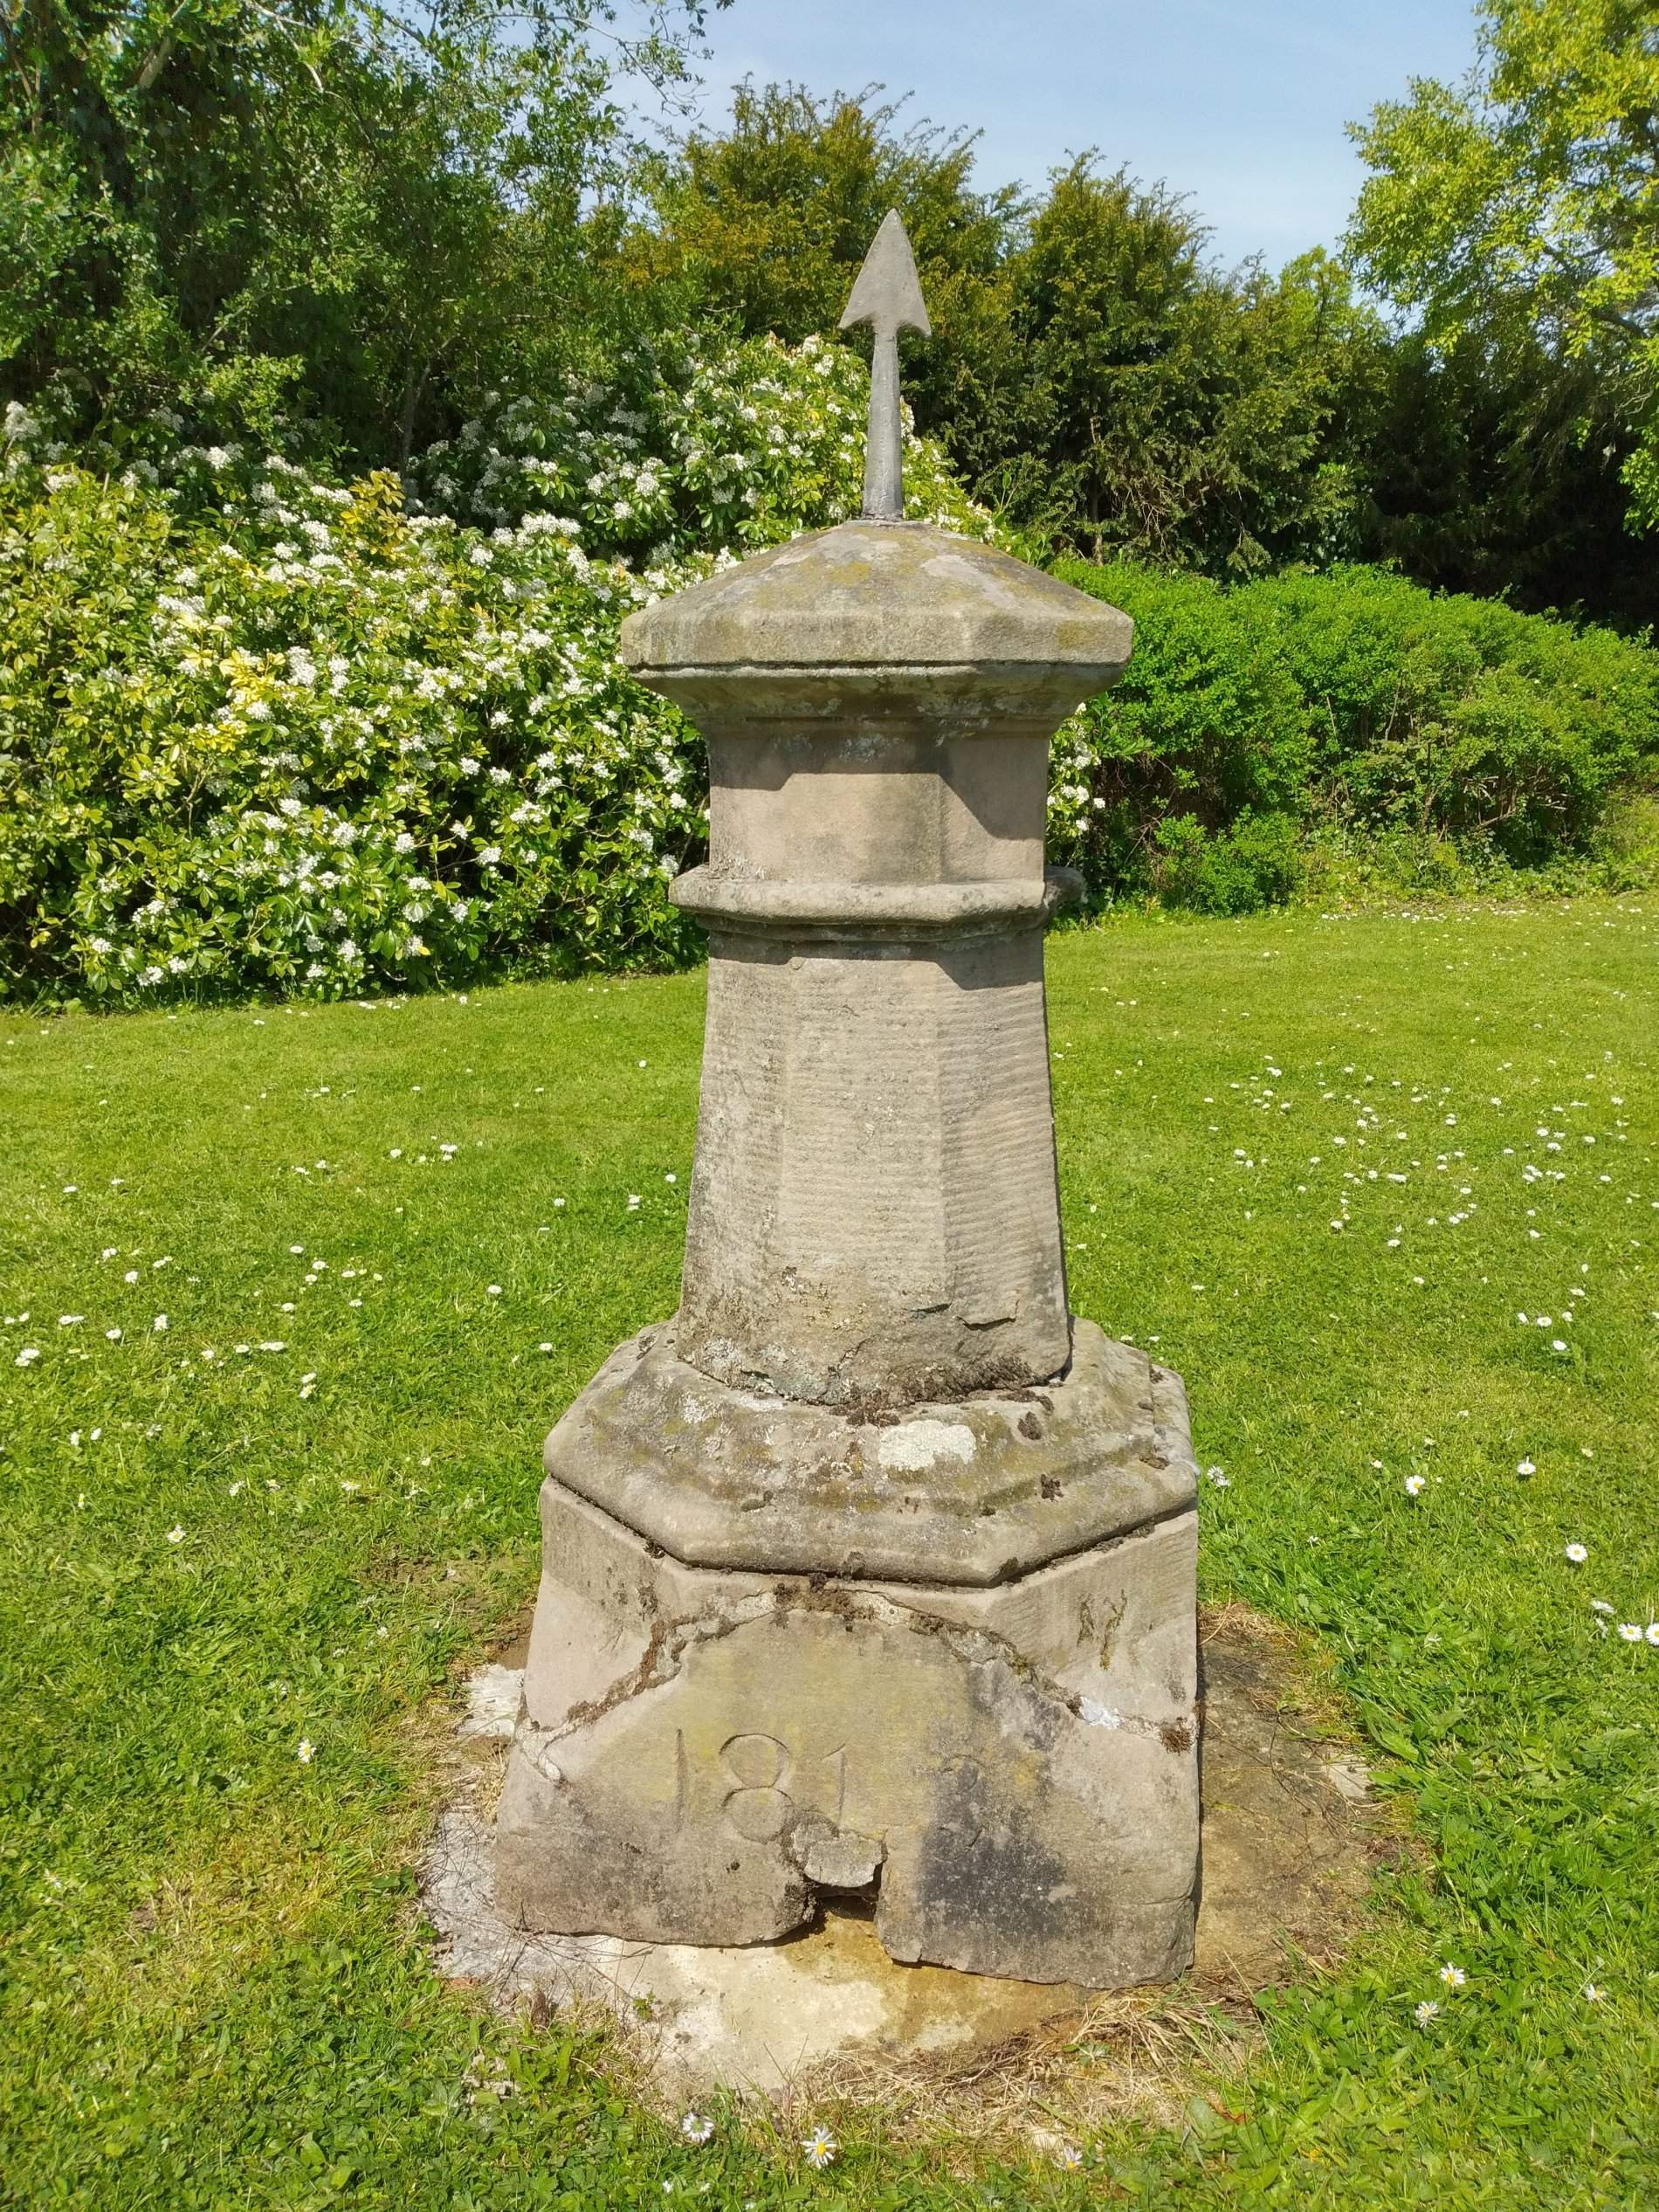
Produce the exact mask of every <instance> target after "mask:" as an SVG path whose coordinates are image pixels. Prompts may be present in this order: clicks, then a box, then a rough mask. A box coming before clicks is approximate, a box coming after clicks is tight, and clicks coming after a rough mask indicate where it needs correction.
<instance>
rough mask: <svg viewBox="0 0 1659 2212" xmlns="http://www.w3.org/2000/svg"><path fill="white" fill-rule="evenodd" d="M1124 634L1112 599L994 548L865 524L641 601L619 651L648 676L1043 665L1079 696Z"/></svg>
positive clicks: (1096, 683) (1112, 666) (919, 527)
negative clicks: (667, 595) (653, 601)
mask: <svg viewBox="0 0 1659 2212" xmlns="http://www.w3.org/2000/svg"><path fill="white" fill-rule="evenodd" d="M1133 636H1134V624H1132V622H1131V621H1130V619H1129V617H1128V616H1127V615H1126V614H1121V613H1119V610H1118V609H1117V608H1115V607H1109V606H1107V605H1106V604H1105V603H1104V602H1103V601H1101V600H1098V599H1091V597H1090V596H1088V594H1087V593H1086V592H1082V591H1078V590H1076V589H1074V588H1073V587H1072V586H1071V585H1070V584H1069V583H1062V582H1060V581H1059V579H1058V578H1057V577H1056V576H1050V575H1045V574H1044V573H1043V570H1042V569H1033V568H1031V567H1030V566H1029V565H1028V563H1027V562H1023V561H1016V560H1015V559H1014V557H1013V556H1012V555H1009V554H1006V553H1002V552H999V551H998V550H997V548H995V546H988V545H982V544H980V543H978V542H977V541H975V540H974V539H972V538H960V537H957V536H956V535H954V534H953V533H952V532H950V531H948V530H940V529H938V528H936V527H934V526H933V524H932V523H929V522H889V521H873V520H860V521H857V522H843V523H840V524H838V525H837V526H836V527H835V528H834V529H832V530H816V531H813V532H811V533H810V534H808V535H806V536H804V537H799V538H793V539H791V540H790V541H789V542H788V544H787V545H780V546H774V547H772V548H770V549H769V550H768V551H767V552H765V553H759V554H756V555H754V556H753V557H752V558H751V559H749V560H747V561H745V562H741V563H740V565H739V566H737V567H736V568H733V569H725V570H723V571H722V572H721V573H720V574H719V575H713V576H710V577H708V578H707V579H706V581H705V582H702V583H699V584H693V585H692V587H691V588H690V589H689V590H685V591H680V592H677V593H675V595H674V596H673V597H672V598H670V599H663V600H659V601H658V603H657V605H655V606H654V607H644V608H642V609H640V610H639V611H638V612H637V613H636V614H632V615H630V616H629V617H628V619H627V621H626V622H624V623H623V631H622V658H623V664H624V665H626V666H627V667H629V668H631V669H633V670H634V671H635V672H637V674H638V675H640V676H641V677H642V678H643V679H644V681H645V682H646V683H652V682H653V680H654V679H655V678H656V677H657V676H658V675H659V674H661V675H664V676H669V677H670V678H671V677H672V675H673V674H674V673H677V672H682V671H684V672H691V671H692V670H699V671H704V670H706V671H710V672H714V671H731V672H736V671H737V670H739V669H743V670H746V671H747V670H753V671H755V672H760V671H761V670H766V669H776V670H778V671H780V672H781V671H783V670H785V669H788V670H791V671H795V670H799V671H806V670H809V669H823V670H824V671H826V672H828V671H829V670H832V669H833V670H841V671H848V672H850V671H853V670H859V669H868V670H871V671H872V672H873V671H875V670H878V669H879V670H898V669H905V668H916V669H923V668H925V669H928V670H938V671H941V672H942V671H944V670H946V669H958V670H966V669H968V668H976V669H999V670H1007V671H1008V672H1014V671H1016V670H1017V671H1021V672H1030V673H1032V674H1036V672H1038V671H1043V672H1048V673H1050V674H1051V675H1053V676H1056V677H1063V678H1064V682H1065V684H1066V686H1068V687H1069V688H1070V693H1071V696H1072V697H1073V698H1074V699H1081V698H1084V697H1085V696H1087V695H1088V694H1090V693H1094V692H1098V691H1104V690H1105V687H1106V686H1107V685H1109V684H1111V683H1113V682H1115V681H1116V679H1117V678H1118V677H1119V675H1120V674H1121V673H1122V672H1123V667H1124V664H1125V663H1126V661H1127V659H1128V658H1129V651H1130V645H1131V643H1132V639H1133ZM664 688H670V689H671V690H672V688H673V687H672V686H664Z"/></svg>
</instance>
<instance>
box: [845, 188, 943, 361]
mask: <svg viewBox="0 0 1659 2212" xmlns="http://www.w3.org/2000/svg"><path fill="white" fill-rule="evenodd" d="M856 322H868V323H873V324H874V326H875V330H876V335H877V336H878V338H881V337H885V336H887V335H889V334H891V335H893V336H895V337H896V336H897V335H898V333H899V332H900V331H901V330H919V331H920V332H921V334H922V335H923V337H924V338H931V337H932V336H933V324H932V323H931V322H929V321H928V320H927V305H926V301H925V300H923V298H922V286H921V279H920V278H919V276H918V275H917V274H916V257H915V255H914V254H913V253H912V252H911V250H910V239H909V238H908V237H907V236H906V234H905V225H904V222H903V220H902V218H901V217H900V216H899V212H898V209H897V208H896V207H890V208H889V209H888V210H887V212H886V214H885V215H884V216H883V217H882V218H881V228H880V229H879V230H878V231H877V233H876V235H875V238H873V239H872V240H871V247H870V251H869V252H868V253H867V254H865V256H864V266H863V268H862V269H860V270H859V272H858V273H857V276H856V277H855V278H854V279H853V284H852V295H851V297H850V299H849V300H848V301H847V305H846V307H845V310H844V311H843V314H842V318H841V327H842V328H843V330H850V329H851V328H852V326H853V325H854V323H856Z"/></svg>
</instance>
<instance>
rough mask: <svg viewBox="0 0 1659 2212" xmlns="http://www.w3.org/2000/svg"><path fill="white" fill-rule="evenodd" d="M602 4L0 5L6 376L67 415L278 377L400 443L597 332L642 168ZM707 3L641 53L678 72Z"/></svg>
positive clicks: (193, 1)
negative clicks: (595, 258)
mask: <svg viewBox="0 0 1659 2212" xmlns="http://www.w3.org/2000/svg"><path fill="white" fill-rule="evenodd" d="M602 13H603V10H602V8H601V7H600V6H599V5H598V4H597V0H528V4H527V6H524V5H519V4H517V3H516V0H440V4H438V5H437V7H435V8H434V9H433V10H432V12H431V13H430V16H429V17H421V18H419V19H418V20H417V19H416V18H415V17H412V16H411V17H402V16H399V15H397V14H396V13H394V12H391V11H389V10H384V9H382V8H379V7H376V6H373V5H371V4H368V0H283V3H282V4H281V5H280V6H277V7H272V6H268V5H265V4H264V3H263V0H182V4H178V5H176V6H169V5H167V4H165V0H136V4H131V5H124V6H115V5H114V4H112V3H111V0H0V52H3V59H4V67H3V69H0V298H3V301H4V305H3V307H0V380H3V381H0V396H5V397H9V398H10V399H13V400H17V401H19V402H24V403H27V402H32V401H34V400H36V399H37V398H38V397H43V396H44V397H45V399H46V400H47V401H48V403H49V411H51V412H52V413H55V414H56V415H58V416H59V417H61V418H62V419H63V420H64V422H65V427H66V428H67V429H69V430H70V431H72V432H74V433H79V434H85V433H86V431H89V430H91V429H93V428H95V427H97V426H99V425H100V424H105V425H110V424H131V423H132V422H134V420H135V419H137V418H139V417H141V416H142V415H144V414H145V413H146V412H147V411H148V410H153V409H155V407H156V406H158V405H160V406H163V407H178V406H181V405H182V407H183V408H184V410H185V411H186V413H187V414H188V415H190V416H193V417H196V419H197V420H198V421H199V422H200V423H201V424H202V425H203V427H204V429H211V428H212V427H214V426H215V424H219V423H224V424H226V425H227V426H234V425H235V424H237V422H246V423H249V424H253V425H256V426H260V425H263V424H267V423H268V422H269V420H270V418H271V417H272V414H273V412H274V410H276V408H277V407H278V406H279V404H280V403H283V402H284V399H285V396H286V395H289V394H293V396H294V397H295V399H296V400H297V401H298V403H299V404H301V405H304V406H306V407H309V408H311V409H313V410H316V411H317V412H318V413H320V415H322V416H324V417H327V423H328V425H329V435H330V436H331V437H332V438H333V439H334V441H335V442H336V443H338V444H343V445H344V446H345V447H346V448H347V449H348V451H350V452H352V453H353V454H355V455H356V456H359V457H364V458H400V459H401V458H407V456H408V454H409V452H410V451H411V449H412V448H413V446H414V445H415V444H416V443H417V442H418V441H419V440H420V439H421V438H423V437H430V435H431V434H432V432H433V431H434V429H435V428H437V427H440V426H443V425H444V424H447V423H449V422H452V421H453V420H455V419H456V418H457V410H459V409H463V408H465V404H466V403H467V401H468V400H469V399H471V398H472V397H473V396H475V395H476V394H477V393H478V392H479V391H481V390H482V389H483V388H484V387H485V385H486V384H487V383H488V382H490V380H491V378H492V376H493V375H494V374H496V373H498V372H499V369H500V368H501V366H502V365H503V363H504V362H506V361H518V362H523V363H525V365H526V366H527V367H528V366H529V365H530V363H531V362H533V357H534V356H535V355H536V354H537V352H538V350H540V351H541V352H544V353H545V352H546V351H547V349H548V348H549V345H550V343H556V342H557V341H564V342H565V344H566V345H567V347H568V345H570V344H572V343H576V342H579V341H580V333H581V331H582V327H583V326H584V324H585V323H587V322H588V321H589V320H591V319H592V306H593V303H592V300H591V298H590V297H589V296H587V294H588V292H589V284H588V255H587V251H586V241H585V238H584V227H585V225H584V215H583V210H584V204H585V202H586V201H588V200H589V199H591V197H592V196H594V195H595V194H598V195H600V196H603V195H604V193H605V192H606V191H607V190H609V191H610V192H611V193H612V194H613V196H614V191H615V189H616V184H617V181H618V178H619V176H621V174H622V169H623V162H622V155H623V152H624V150H625V149H624V147H623V141H622V134H621V117H620V114H619V113H618V111H617V109H616V106H615V104H614V101H613V100H612V99H611V97H610V92H609V86H610V72H609V71H608V69H607V67H606V66H604V65H602V63H601V61H600V59H598V58H597V55H596V52H595V48H594V46H593V44H592V41H591V38H590V37H589V33H590V32H591V31H592V29H593V27H594V24H595V19H596V18H597V17H599V16H600V15H602ZM701 13H702V8H701V0H687V5H686V7H685V10H682V11H681V13H680V14H679V15H678V17H675V18H674V19H673V20H672V21H671V20H670V19H669V18H668V17H666V16H664V17H661V18H659V19H658V20H657V23H656V24H655V25H654V27H653V28H652V29H651V31H650V33H649V34H648V36H647V37H646V38H644V39H643V40H641V41H639V42H637V43H636V44H635V45H632V46H631V47H625V48H624V49H623V52H622V56H621V65H622V66H623V67H624V68H633V69H641V70H644V71H645V72H649V73H652V74H654V75H656V76H657V78H658V79H663V78H664V77H667V78H671V77H672V76H673V75H674V74H675V73H676V72H683V71H684V68H685V38H686V36H687V35H688V34H689V33H690V32H691V31H694V30H695V28H696V26H697V24H699V22H700V20H701Z"/></svg>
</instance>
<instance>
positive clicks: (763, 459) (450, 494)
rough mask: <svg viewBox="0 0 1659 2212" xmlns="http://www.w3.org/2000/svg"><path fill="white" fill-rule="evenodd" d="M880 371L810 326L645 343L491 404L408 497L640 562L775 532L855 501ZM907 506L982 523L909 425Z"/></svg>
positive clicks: (429, 456) (939, 517) (732, 546)
mask: <svg viewBox="0 0 1659 2212" xmlns="http://www.w3.org/2000/svg"><path fill="white" fill-rule="evenodd" d="M869 397H870V378H869V373H868V371H867V370H866V369H865V367H864V363H863V362H862V361H861V360H860V359H859V358H858V356H857V354H854V353H852V352H850V351H849V350H848V348H846V347H844V346H836V345H828V344H826V343H825V342H824V341H823V339H821V338H809V339H807V340H806V341H804V343H803V344H802V345H801V346H799V347H795V348H791V347H788V346H784V345H781V344H780V343H779V342H778V341H777V340H776V339H774V338H764V337H763V338H752V339H749V340H747V341H745V342H744V343H742V344H741V345H725V346H718V347H714V348H710V349H708V350H706V351H701V352H699V351H697V350H694V349H692V348H687V349H686V350H685V351H684V352H680V353H675V354H670V353H667V352H664V351H662V350H660V349H659V350H654V351H644V350H642V351H641V352H639V353H637V355H633V356H632V357H630V359H629V360H628V361H627V362H624V363H623V369H622V372H621V374H620V376H619V377H618V379H617V381H616V382H611V383H607V384H604V385H600V384H597V383H582V382H579V381H576V380H574V379H573V380H572V382H570V383H569V384H568V386H567V388H566V389H565V390H564V391H563V392H562V393H561V394H558V395H556V396H553V397H552V398H548V399H531V398H515V399H501V398H497V399H495V400H494V401H492V404H491V405H490V407H489V408H488V409H487V410H485V414H484V415H483V416H481V417H479V419H478V421H476V422H472V423H469V424H467V425H466V427H465V429H464V430H463V431H461V433H460V435H459V436H458V438H454V439H452V440H451V441H448V442H446V443H444V444H438V445H435V446H433V447H431V448H430V451H427V452H426V453H425V454H423V456H422V457H421V458H420V459H419V460H418V461H417V462H416V464H415V465H414V466H413V468H412V469H411V471H410V484H409V487H408V488H409V493H410V504H411V506H415V507H417V508H424V509H426V510H428V511H430V512H431V513H441V514H447V515H451V516H452V517H453V518H454V519H455V520H458V521H462V522H470V523H476V524H480V525H482V526H483V527H486V528H501V527H511V526H513V525H514V524H516V523H518V522H519V521H520V520H522V519H523V517H524V516H525V515H526V514H530V513H540V512H547V513H555V514H560V515H563V516H566V517H567V518H568V519H569V520H573V521H575V522H578V523H580V524H581V526H582V542H583V544H584V545H585V546H586V547H587V548H588V550H589V553H590V554H598V553H601V552H602V553H606V554H610V555H616V556H619V557H621V558H623V559H624V560H628V561H630V562H634V563H636V564H637V563H639V562H645V563H647V564H658V565H660V564H661V563H663V562H668V561H671V560H673V559H674V558H675V557H676V556H685V555H696V554H712V553H718V552H721V551H732V552H736V553H744V552H747V551H750V550H752V549H753V548H755V547H757V546H767V545H775V544H777V543H778V542H779V541H781V540H782V539H784V538H788V537H792V536H793V535H794V534H795V532H796V531H799V530H809V529H818V528H821V527H823V526H824V525H825V524H827V523H833V522H840V521H843V520H846V518H847V517H848V516H850V515H854V514H857V512H858V509H859V505H860V502H861V500H862V496H863V490H864V422H865V416H866V412H867V410H868V406H869ZM905 508H906V511H907V512H908V513H910V514H911V515H912V516H913V517H916V518H918V519H921V520H930V521H936V522H939V523H940V524H941V525H942V526H943V527H946V528H947V529H957V530H962V531H965V532H966V533H967V534H970V535H973V536H976V537H977V536H981V535H982V534H984V533H985V531H986V529H987V527H988V525H987V520H986V518H985V516H984V515H983V514H982V513H981V512H980V511H979V510H978V509H977V508H975V507H974V506H973V505H972V503H971V502H970V501H969V500H968V499H967V494H966V493H964V492H963V491H962V489H961V487H960V485H958V484H957V483H956V481H955V480H954V479H953V477H952V475H951V473H950V471H949V468H948V466H947V464H946V462H945V460H944V458H943V456H942V455H941V453H940V450H939V448H938V447H937V446H935V445H934V444H932V442H931V441H929V440H927V439H916V438H912V439H911V440H910V441H909V443H908V445H907V449H906V451H905Z"/></svg>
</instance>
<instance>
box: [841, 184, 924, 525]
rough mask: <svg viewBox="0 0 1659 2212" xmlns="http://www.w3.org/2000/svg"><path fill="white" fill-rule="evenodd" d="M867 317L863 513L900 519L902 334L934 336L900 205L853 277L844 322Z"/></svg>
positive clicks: (902, 497) (885, 220) (890, 211)
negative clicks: (870, 334) (870, 335)
mask: <svg viewBox="0 0 1659 2212" xmlns="http://www.w3.org/2000/svg"><path fill="white" fill-rule="evenodd" d="M859 322H867V323H869V324H870V325H871V327H872V328H873V330H874V333H875V339H876V347H875V352H874V355H873V356H872V358H871V364H870V430H869V435H868V438H867V439H866V442H865V446H864V513H865V515H866V516H867V517H869V518H870V519H871V520H875V521H884V522H897V521H898V520H902V518H903V515H904V512H905V486H904V476H903V472H902V464H901V460H900V451H901V447H900V438H901V425H900V421H899V413H898V334H899V332H900V331H901V330H919V331H920V332H921V334H922V335H923V336H924V337H931V336H932V334H933V324H932V323H931V322H929V320H927V306H926V301H925V300H923V298H922V287H921V280H920V279H919V277H918V276H917V274H916V257H915V255H914V254H913V253H912V252H911V250H910V240H909V238H907V237H906V235H905V226H904V224H903V222H902V221H901V220H900V218H899V214H898V209H897V208H889V209H888V210H887V212H886V214H885V216H884V217H882V222H881V228H880V229H879V230H878V231H877V233H876V235H875V238H873V240H872V241H871V247H870V251H869V252H868V253H867V254H865V256H864V266H863V267H862V268H861V269H860V270H859V272H858V274H857V277H856V278H855V279H853V286H852V296H851V298H850V300H848V302H847V305H846V309H845V312H844V313H843V315H842V318H841V327H842V328H843V330H849V329H850V328H851V327H852V326H853V324H854V323H859Z"/></svg>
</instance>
